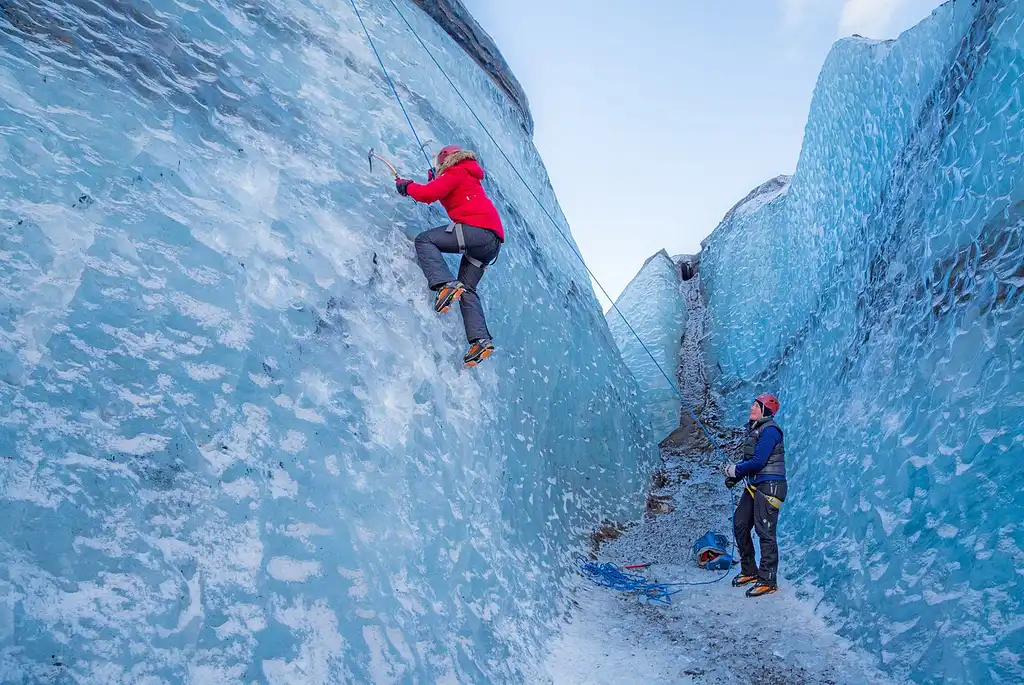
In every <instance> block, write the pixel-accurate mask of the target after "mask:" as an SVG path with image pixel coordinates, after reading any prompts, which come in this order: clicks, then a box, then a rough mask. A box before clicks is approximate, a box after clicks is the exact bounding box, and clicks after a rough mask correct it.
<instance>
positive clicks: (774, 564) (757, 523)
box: [733, 480, 786, 585]
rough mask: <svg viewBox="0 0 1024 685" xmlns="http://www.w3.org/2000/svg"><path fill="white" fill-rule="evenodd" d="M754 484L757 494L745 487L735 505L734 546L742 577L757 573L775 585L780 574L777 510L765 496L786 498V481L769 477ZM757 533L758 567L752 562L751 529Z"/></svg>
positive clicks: (759, 577) (752, 544)
mask: <svg viewBox="0 0 1024 685" xmlns="http://www.w3.org/2000/svg"><path fill="white" fill-rule="evenodd" d="M754 487H755V492H756V493H757V495H756V496H753V495H751V494H750V489H749V488H747V487H744V489H743V496H742V497H740V503H739V505H738V506H737V507H736V522H735V524H734V525H733V532H734V533H735V534H736V547H737V548H738V549H739V551H740V564H741V567H740V568H741V573H743V575H745V576H757V579H758V580H760V581H761V582H763V583H767V584H769V585H775V584H776V582H777V581H778V578H777V576H778V573H779V545H778V542H777V540H776V538H775V534H776V528H778V525H779V510H778V508H776V507H775V506H773V505H772V503H771V502H769V501H768V498H767V497H766V495H768V496H771V497H775V498H776V499H779V500H784V499H786V481H784V480H769V481H766V482H763V483H758V484H757V485H756V486H754ZM751 530H754V531H755V532H756V533H757V537H758V539H760V541H761V566H760V568H759V567H758V566H757V565H756V564H755V563H754V541H753V540H752V539H751V537H750V531H751Z"/></svg>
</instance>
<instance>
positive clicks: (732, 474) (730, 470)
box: [722, 464, 736, 478]
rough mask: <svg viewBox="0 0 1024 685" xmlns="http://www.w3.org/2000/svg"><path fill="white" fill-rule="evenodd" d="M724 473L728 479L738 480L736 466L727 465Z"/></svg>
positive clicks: (723, 470)
mask: <svg viewBox="0 0 1024 685" xmlns="http://www.w3.org/2000/svg"><path fill="white" fill-rule="evenodd" d="M722 473H724V474H725V477H726V478H736V464H727V465H726V466H725V468H724V469H722Z"/></svg>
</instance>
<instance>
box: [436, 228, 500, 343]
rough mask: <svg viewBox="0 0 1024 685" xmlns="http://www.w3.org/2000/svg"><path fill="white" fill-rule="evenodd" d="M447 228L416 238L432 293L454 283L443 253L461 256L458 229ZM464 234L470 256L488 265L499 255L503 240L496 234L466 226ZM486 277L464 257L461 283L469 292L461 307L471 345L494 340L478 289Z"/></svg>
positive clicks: (460, 301) (466, 293) (461, 300)
mask: <svg viewBox="0 0 1024 685" xmlns="http://www.w3.org/2000/svg"><path fill="white" fill-rule="evenodd" d="M447 229H448V227H447V226H441V227H439V228H432V229H430V230H429V231H424V232H423V233H420V234H419V235H418V236H416V260H417V261H418V262H419V263H420V268H421V269H423V275H424V276H426V277H427V285H429V286H430V289H431V290H438V289H439V288H440V287H441V286H442V285H444V284H445V283H447V282H448V281H451V280H453V279H452V272H451V271H450V270H449V269H448V265H447V264H445V262H444V257H442V256H441V253H442V252H447V253H449V254H458V252H459V239H458V237H457V236H456V235H455V231H454V230H453V231H452V232H450V233H449V232H448V230H447ZM462 233H463V235H464V236H465V239H466V255H469V256H470V257H472V258H473V259H476V260H478V261H481V262H483V263H484V264H490V263H491V262H493V261H494V260H495V258H496V257H497V256H498V251H499V250H500V249H501V241H500V240H498V234H497V233H495V232H494V231H489V230H487V229H486V228H477V227H476V226H467V225H466V224H463V225H462ZM483 276H484V270H483V269H481V268H480V267H478V266H474V265H473V264H472V263H471V262H470V261H469V260H468V259H466V256H465V255H463V257H462V263H461V264H460V265H459V280H460V281H462V283H463V284H464V285H465V286H466V292H465V293H464V294H463V295H462V298H461V299H460V300H459V305H460V307H461V309H462V323H463V325H464V326H465V327H466V340H468V341H469V342H473V341H474V340H479V339H480V338H487V339H490V337H491V333H490V331H488V330H487V322H486V321H485V320H484V308H483V305H481V304H480V297H479V296H478V295H477V294H476V286H477V284H479V283H480V279H481V278H483Z"/></svg>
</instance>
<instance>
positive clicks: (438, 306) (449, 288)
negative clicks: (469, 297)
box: [434, 281, 466, 314]
mask: <svg viewBox="0 0 1024 685" xmlns="http://www.w3.org/2000/svg"><path fill="white" fill-rule="evenodd" d="M464 292H466V286H465V285H464V284H463V283H462V282H461V281H448V282H447V283H445V284H444V285H442V286H441V287H440V288H439V289H438V291H437V298H436V299H435V300H434V311H435V312H437V313H438V314H444V313H445V312H446V311H448V310H449V309H451V308H452V305H453V304H455V303H456V302H458V301H459V298H460V297H462V294H463V293H464Z"/></svg>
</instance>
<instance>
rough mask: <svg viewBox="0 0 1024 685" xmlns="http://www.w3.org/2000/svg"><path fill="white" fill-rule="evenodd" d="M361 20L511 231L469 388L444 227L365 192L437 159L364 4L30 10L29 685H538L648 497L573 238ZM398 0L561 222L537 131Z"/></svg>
mask: <svg viewBox="0 0 1024 685" xmlns="http://www.w3.org/2000/svg"><path fill="white" fill-rule="evenodd" d="M357 2H358V5H359V7H360V9H361V11H362V12H363V16H364V18H365V20H366V22H367V28H368V30H369V31H370V33H371V34H372V35H373V36H374V38H375V40H376V41H377V43H378V47H379V49H380V51H381V56H382V58H383V59H384V61H385V63H386V64H387V65H388V67H389V69H390V71H391V75H392V78H393V79H394V81H395V84H396V87H397V88H398V90H399V93H400V94H401V95H402V96H403V98H404V100H405V103H406V106H407V107H408V109H409V112H410V116H411V117H412V119H413V122H414V124H415V125H416V127H417V130H418V131H419V133H420V135H421V137H422V138H423V139H424V140H427V139H430V140H432V141H433V142H431V143H428V145H429V146H434V147H433V149H435V150H436V149H437V148H436V146H437V145H440V144H442V143H457V144H460V145H463V146H465V147H470V148H472V149H475V150H476V151H477V152H478V153H479V155H480V158H481V161H482V163H483V165H484V167H485V168H486V170H487V172H488V174H489V176H488V180H487V189H488V191H489V193H490V194H491V196H492V197H494V198H495V199H496V201H497V204H498V208H499V211H500V212H501V214H502V217H503V219H504V221H505V224H506V229H507V232H508V235H509V240H508V242H507V244H506V245H505V248H504V250H503V251H502V254H501V257H500V259H499V262H498V263H497V264H496V265H495V266H494V267H492V268H491V270H490V271H489V272H488V274H487V277H486V278H485V279H484V281H483V284H482V286H481V294H482V297H483V300H484V304H485V307H486V310H487V314H488V317H489V322H490V324H491V327H492V330H493V333H494V334H495V338H496V340H495V342H496V344H497V346H498V353H497V354H496V355H495V356H494V357H492V358H491V359H489V360H488V361H487V363H486V365H484V366H481V367H479V368H477V369H475V370H472V371H467V370H464V369H463V368H462V366H461V355H462V353H463V349H464V348H463V343H464V341H463V340H462V331H461V325H460V322H459V321H458V315H457V313H456V314H453V315H448V316H447V318H444V319H441V320H438V319H437V318H436V317H435V315H434V314H433V312H432V310H431V308H430V297H429V295H428V293H427V292H426V289H425V283H424V282H423V278H422V275H421V274H420V273H419V270H418V268H417V266H416V264H415V262H414V260H413V251H412V245H411V243H410V241H409V237H411V236H413V235H415V233H417V232H418V231H420V230H422V229H424V228H428V227H430V226H433V225H438V224H440V223H444V219H443V216H442V214H441V212H440V211H439V209H438V208H437V207H434V208H430V209H427V208H424V207H422V206H415V205H413V204H412V203H411V202H410V201H408V200H406V199H403V198H400V197H398V196H397V195H396V194H395V191H394V186H393V183H392V182H391V179H390V178H389V177H388V175H387V174H386V172H384V170H383V169H380V168H377V169H375V170H374V171H373V172H371V171H370V169H369V167H368V164H367V156H366V155H367V149H368V148H370V147H371V146H373V147H375V148H376V149H377V150H378V152H380V153H381V154H384V155H386V156H389V157H391V158H392V159H394V161H395V162H396V163H397V164H398V165H399V167H400V168H401V169H402V171H403V172H404V173H406V174H409V175H415V176H417V177H419V178H421V179H422V177H423V175H424V174H425V166H426V164H425V162H424V160H423V158H422V156H421V154H420V151H419V150H418V149H417V146H416V144H415V143H414V142H413V140H412V136H411V134H410V132H409V129H408V127H407V125H406V122H405V119H404V117H403V115H402V114H401V111H400V110H399V108H398V107H397V105H396V102H395V100H394V98H393V96H392V94H391V92H390V89H389V88H388V85H387V83H386V81H385V80H384V77H383V75H382V73H381V71H380V69H379V67H378V65H377V62H376V58H375V57H374V56H373V54H372V52H371V50H370V47H369V45H368V44H367V42H366V40H365V38H364V36H363V34H362V30H361V29H360V27H359V24H358V22H357V20H356V17H355V15H354V14H353V12H352V7H351V4H350V3H349V2H347V1H345V0H333V1H328V2H320V3H306V2H297V1H292V0H274V1H272V2H258V3H257V2H248V1H246V0H224V1H221V0H210V1H204V0H200V1H197V2H192V3H183V2H178V1H176V0H148V1H147V0H118V1H117V2H104V3H94V2H92V1H91V0H61V1H60V2H55V1H49V0H44V1H41V2H36V3H31V6H26V5H22V4H18V3H7V2H5V3H0V43H2V47H0V103H2V104H0V130H2V132H3V136H2V137H0V157H2V158H3V160H4V162H3V166H2V169H0V223H2V230H0V309H2V312H3V317H0V407H2V409H0V509H2V511H3V522H4V525H3V527H2V530H0V560H2V563H0V681H3V682H63V681H65V680H67V681H74V682H76V683H132V684H133V685H135V684H141V683H145V684H147V685H150V684H155V683H180V682H191V683H204V684H206V683H217V684H219V683H243V682H245V683H250V682H269V683H297V682H308V683H334V682H409V681H420V682H455V681H459V682H485V681H491V682H523V681H524V680H531V678H532V677H533V675H534V668H535V665H536V663H537V662H538V659H539V655H540V651H541V645H542V644H543V642H544V640H545V639H546V637H547V635H548V634H549V632H550V630H551V627H552V625H553V623H552V622H553V618H554V617H555V615H556V612H557V611H558V610H559V606H560V597H561V595H562V591H561V588H562V582H563V580H564V579H565V577H566V574H567V573H569V571H570V569H571V568H572V564H571V559H570V554H571V552H572V550H573V549H575V548H576V545H577V543H578V541H579V538H580V536H581V533H582V532H583V531H584V530H587V529H588V528H589V527H590V526H591V525H592V524H593V523H594V522H595V521H597V520H598V519H599V518H600V517H601V516H606V515H607V516H612V517H620V518H621V517H624V516H626V515H628V514H627V512H631V511H633V510H635V508H636V507H637V506H638V504H639V501H638V500H639V496H640V494H641V491H642V488H643V485H644V483H645V481H646V479H647V475H648V473H649V470H650V467H651V465H652V461H653V459H654V456H655V454H656V450H655V448H654V444H653V441H652V431H651V428H650V425H649V422H648V419H647V415H646V413H645V412H644V411H643V408H642V407H641V405H640V400H639V399H638V397H637V393H636V386H635V384H634V383H633V381H632V379H631V377H630V374H629V373H628V371H627V369H626V367H625V366H624V365H623V363H622V361H621V359H620V357H619V355H618V352H617V351H616V349H615V345H614V342H613V340H612V337H611V335H610V333H609V331H608V328H607V325H606V323H605V321H604V318H603V316H602V313H601V311H600V308H599V306H598V303H597V301H596V299H595V297H594V295H593V292H592V290H591V288H590V284H589V279H588V276H587V274H586V272H585V270H584V269H583V267H582V265H581V264H580V262H579V261H578V260H577V258H576V256H575V255H574V253H573V250H574V246H573V245H572V244H571V236H570V237H569V241H568V242H567V241H564V240H563V238H562V236H560V235H559V234H558V233H557V232H556V228H555V226H553V225H552V224H551V223H549V222H548V221H547V219H546V218H545V217H544V214H543V213H542V211H541V209H540V208H539V207H538V206H537V205H536V204H535V203H534V201H533V199H532V197H531V196H530V194H529V193H528V192H527V191H526V189H525V187H524V186H523V185H522V184H521V183H520V182H519V180H518V179H517V178H516V176H515V174H514V172H513V171H512V169H511V167H510V166H509V165H508V164H507V163H506V162H505V161H504V159H503V158H502V156H501V154H500V153H499V152H498V149H497V148H496V147H495V145H494V144H493V143H492V142H491V140H490V139H489V138H488V137H487V136H486V135H484V133H483V131H482V130H481V129H480V127H479V126H478V125H477V122H476V120H475V119H474V117H473V116H472V114H471V113H470V111H469V110H468V109H467V108H466V107H465V105H464V104H463V103H462V102H461V101H460V100H459V99H458V97H457V96H456V94H455V93H454V92H453V90H452V89H451V86H450V85H449V84H448V82H447V81H446V80H445V79H444V77H443V76H442V75H441V73H440V72H439V71H438V69H437V67H436V66H435V65H434V64H433V63H432V62H431V61H430V59H429V58H428V56H427V54H426V53H425V52H424V51H423V49H422V47H421V46H420V44H419V43H418V42H417V41H416V40H415V38H414V37H413V35H412V34H411V33H410V31H409V29H408V27H407V26H406V25H405V23H404V22H403V21H402V19H401V18H400V17H399V15H398V14H397V13H396V8H395V7H394V6H392V5H391V4H390V3H385V2H368V1H366V0H357ZM397 7H398V9H400V10H401V11H402V12H403V13H404V14H405V16H406V17H407V18H408V19H409V21H410V22H411V23H412V25H413V27H414V28H415V30H416V31H417V32H418V33H419V35H420V36H421V37H422V38H423V40H424V41H425V42H426V43H427V45H428V46H429V47H430V49H431V50H432V51H433V52H434V54H435V55H436V56H437V58H438V60H439V61H440V62H441V64H442V66H443V67H444V68H445V70H446V71H447V73H448V74H449V75H450V76H451V77H452V78H453V79H454V81H455V82H456V84H457V85H458V87H459V88H460V90H461V91H462V92H463V94H464V95H465V96H466V97H467V99H468V100H469V101H470V103H471V104H472V106H473V108H474V110H475V111H476V113H477V114H478V115H479V116H480V117H481V119H482V120H483V121H484V123H485V124H486V126H487V127H488V129H489V130H490V132H491V133H492V134H493V135H494V136H495V139H496V140H497V143H498V144H499V145H500V146H501V147H502V148H503V149H504V151H505V152H506V153H507V154H508V155H509V156H510V157H511V160H512V161H513V163H514V164H515V165H516V167H517V168H518V169H519V171H520V172H521V173H522V174H523V175H524V176H525V177H526V178H527V179H528V181H529V182H530V183H531V186H532V188H533V191H534V192H536V193H537V194H538V196H539V198H540V200H541V202H542V203H544V204H545V207H546V208H547V210H548V211H549V212H551V213H552V214H553V215H554V216H556V217H558V218H559V220H561V215H560V213H559V212H558V209H557V204H556V202H555V198H554V194H553V192H552V190H551V187H550V185H549V183H548V180H547V176H546V174H545V172H544V168H543V165H542V163H541V160H540V158H539V156H538V155H537V152H536V150H535V149H534V147H533V145H532V142H531V141H530V139H529V138H528V137H527V135H526V134H525V132H524V127H523V126H522V113H521V112H519V111H518V110H517V109H516V108H515V107H514V106H512V105H511V104H510V103H509V101H508V100H507V98H506V96H505V94H504V93H503V92H502V91H501V90H499V89H498V87H497V86H496V85H495V83H494V81H492V80H491V78H490V77H489V76H488V75H487V74H485V73H484V72H483V71H482V70H481V69H479V68H478V66H477V65H476V64H475V63H474V62H473V61H472V59H471V58H470V57H469V56H467V55H466V54H465V52H464V51H462V50H461V49H460V48H459V47H458V46H457V45H455V43H453V42H452V40H451V38H450V37H449V36H448V35H447V34H446V33H445V32H444V31H443V30H442V29H441V28H440V27H438V26H437V25H435V24H434V23H433V22H432V21H431V20H430V19H429V18H428V17H427V16H426V15H424V14H422V13H421V12H420V11H419V10H418V9H416V8H415V7H413V6H412V5H411V4H410V3H409V2H406V1H404V0H403V1H401V2H398V3H397ZM559 229H560V230H561V231H564V232H565V234H566V236H569V234H568V228H567V226H565V225H564V221H563V223H562V225H561V226H560V227H559ZM566 341H571V344H566Z"/></svg>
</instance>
